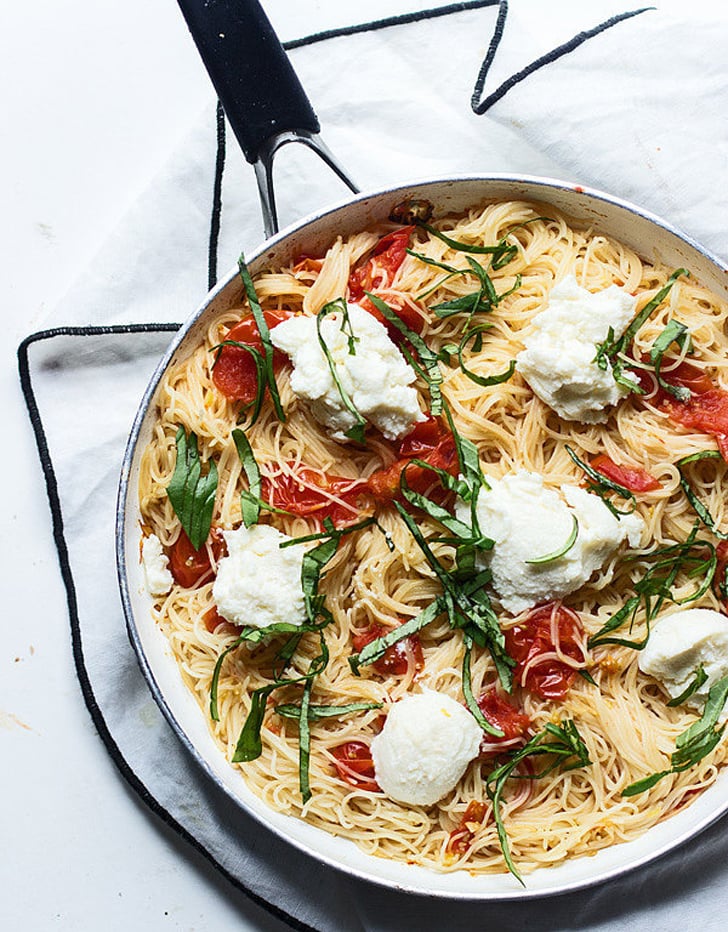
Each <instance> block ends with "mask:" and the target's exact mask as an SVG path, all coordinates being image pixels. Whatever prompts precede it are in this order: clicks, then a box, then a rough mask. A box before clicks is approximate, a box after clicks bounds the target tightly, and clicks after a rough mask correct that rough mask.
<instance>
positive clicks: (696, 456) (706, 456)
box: [675, 450, 728, 540]
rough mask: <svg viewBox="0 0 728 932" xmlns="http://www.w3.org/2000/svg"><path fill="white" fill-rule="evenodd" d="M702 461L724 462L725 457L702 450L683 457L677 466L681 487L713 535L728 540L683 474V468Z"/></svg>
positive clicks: (727, 536)
mask: <svg viewBox="0 0 728 932" xmlns="http://www.w3.org/2000/svg"><path fill="white" fill-rule="evenodd" d="M700 460H720V461H721V462H722V461H723V457H722V455H721V454H720V452H719V451H718V450H701V451H700V452H699V453H691V454H690V456H683V458H682V459H679V460H678V461H677V463H676V464H675V465H676V466H677V471H678V472H679V473H680V485H681V486H682V488H683V491H684V492H685V495H686V496H687V499H688V501H689V502H690V504H691V505H692V506H693V509H694V510H695V513H696V515H697V516H698V517H699V518H700V520H701V521H702V522H703V524H704V525H705V526H706V527H707V528H708V530H709V531H710V532H711V533H712V534H715V536H716V537H717V538H718V539H719V540H728V533H725V532H723V531H720V530H718V523H717V521H716V520H715V518H714V517H713V516H712V515H711V513H710V512H709V511H708V509H707V507H706V506H705V505H704V504H703V502H701V501H700V499H699V498H698V496H697V495H696V494H695V492H694V491H693V489H692V486H691V485H690V482H689V481H688V478H687V476H686V475H685V473H684V472H683V468H684V467H685V466H687V465H688V464H689V463H697V462H699V461H700Z"/></svg>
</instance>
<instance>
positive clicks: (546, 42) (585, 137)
mask: <svg viewBox="0 0 728 932" xmlns="http://www.w3.org/2000/svg"><path fill="white" fill-rule="evenodd" d="M627 14H630V15H627ZM726 40H728V21H726V19H725V18H724V16H723V15H721V14H718V15H716V16H714V17H711V15H710V14H709V12H708V11H701V10H695V9H692V10H685V9H684V8H683V7H682V5H680V6H677V5H676V4H672V3H671V4H668V5H660V7H659V8H658V9H647V10H644V11H641V12H640V11H637V8H635V9H631V8H629V7H625V6H624V4H620V3H616V2H611V3H610V2H605V0H595V2H592V3H589V4H584V3H576V2H566V0H559V2H552V3H549V4H543V3H539V2H538V0H520V2H515V0H513V2H511V3H510V5H506V4H505V3H500V4H497V3H494V2H472V3H467V2H466V3H457V4H453V5H452V6H451V7H448V8H446V9H444V10H436V11H430V12H428V13H423V14H418V15H410V16H406V17H403V18H401V19H400V20H397V21H395V22H389V23H386V24H381V23H380V24H371V25H369V26H367V27H365V28H356V29H347V30H337V31H336V32H335V33H332V34H327V35H323V36H314V37H308V38H306V39H304V40H301V41H297V42H293V43H291V46H292V57H293V60H294V65H295V67H296V69H297V71H298V72H299V74H300V76H301V78H302V80H303V83H304V85H305V86H306V87H307V90H308V92H309V94H310V96H311V99H312V101H313V102H314V106H315V108H316V110H317V112H318V115H319V117H320V119H321V122H322V125H323V127H324V135H325V137H326V139H327V142H328V143H329V145H330V146H331V148H332V149H333V150H334V151H335V152H336V153H337V155H338V156H339V157H340V158H341V159H342V161H343V162H344V163H345V164H347V165H348V166H349V167H350V170H351V173H352V174H353V175H354V176H355V177H357V178H358V179H359V180H360V183H361V184H363V185H366V186H367V187H375V186H377V185H380V184H382V185H384V184H387V185H388V184H392V183H397V182H399V181H404V180H405V179H408V178H409V179H411V178H413V177H425V176H427V175H432V176H435V175H439V176H445V175H451V174H453V173H459V172H479V173H487V172H491V171H506V172H509V173H512V174H518V173H529V174H545V175H550V176H556V177H562V178H565V179H567V180H570V181H572V182H575V183H581V184H586V185H596V186H601V187H604V188H607V189H609V191H610V192H611V193H613V194H617V195H619V196H623V197H628V198H631V199H633V200H635V201H638V202H640V203H642V204H644V205H646V206H648V207H649V208H650V209H652V210H654V211H655V212H657V213H661V214H663V215H665V217H666V218H667V219H668V220H670V221H671V222H673V223H675V224H678V225H680V226H683V227H684V228H685V229H687V231H688V232H689V233H690V234H692V235H693V236H695V237H697V238H699V239H702V240H703V242H705V243H706V244H707V245H708V246H709V247H710V248H712V249H713V250H714V251H715V252H717V253H720V254H721V255H724V256H726V255H728V239H727V238H726V236H727V234H726V232H725V223H724V218H725V216H726V207H728V204H726V199H728V192H726V190H725V188H724V187H723V186H721V185H720V184H718V183H716V182H717V181H718V179H719V178H720V177H721V170H722V168H723V165H724V162H725V152H726V145H727V143H728V126H727V125H726V121H725V119H724V117H723V115H722V114H723V113H724V112H725V104H726V83H727V82H728V64H727V63H726V62H725V59H724V56H723V54H722V53H723V50H724V49H725V48H726V47H727V41H726ZM453 50H457V52H456V53H454V51H453ZM219 130H220V125H219V121H218V120H217V119H216V113H215V107H214V104H213V102H212V100H211V105H210V109H209V113H208V114H207V117H206V119H204V120H203V121H202V122H201V124H200V126H199V127H198V128H197V129H196V130H195V131H194V132H193V133H192V134H191V136H190V138H189V139H188V140H187V142H186V144H185V146H184V147H183V149H182V150H181V151H179V152H177V153H175V154H174V155H173V157H172V158H171V159H170V162H169V164H168V166H167V168H166V170H165V172H164V173H163V175H162V176H161V177H159V178H158V179H157V180H156V181H155V183H154V185H152V187H151V188H150V190H149V191H148V192H147V193H146V194H145V195H144V196H143V197H142V198H141V199H140V200H139V201H138V203H136V204H135V205H134V207H133V208H132V209H131V210H130V212H129V214H128V215H127V217H126V219H125V221H124V222H123V224H122V225H121V226H120V227H119V229H118V230H117V232H116V233H115V234H114V236H113V237H112V239H111V240H110V241H109V242H108V243H107V244H106V246H105V247H104V248H103V249H102V251H101V253H100V254H99V256H98V258H97V261H96V262H95V263H94V266H93V268H92V269H90V270H89V272H88V274H87V275H86V276H85V277H84V279H83V280H82V281H80V282H79V283H78V285H77V286H76V287H75V288H74V289H73V290H72V292H70V293H69V294H68V296H67V297H66V298H65V299H64V301H63V302H62V303H61V304H60V306H59V307H58V308H56V309H55V311H54V312H53V315H52V320H51V321H50V323H55V322H61V321H62V322H63V323H64V324H65V325H75V327H70V328H69V327H64V328H60V329H59V330H53V331H48V332H45V333H43V334H38V335H35V336H33V337H31V338H29V339H28V341H26V343H25V344H24V345H23V347H22V349H21V374H22V378H23V384H24V389H25V392H26V398H27V400H28V404H29V408H30V411H31V416H32V419H33V423H34V427H35V430H36V434H37V437H38V442H39V449H40V452H41V458H42V460H43V466H44V469H45V472H46V479H47V483H48V491H49V497H50V501H51V507H52V511H53V518H54V528H55V532H56V541H57V544H58V547H59V553H60V557H61V567H62V570H63V574H64V580H65V583H66V587H67V591H68V600H69V611H70V617H71V625H72V631H73V637H74V647H75V657H76V662H77V668H78V672H79V679H80V682H81V686H82V689H83V691H84V695H85V698H86V701H87V704H88V706H89V710H90V712H91V714H92V715H93V717H94V721H95V723H96V726H97V728H98V730H99V733H100V735H101V738H102V740H103V741H104V742H105V744H106V746H107V747H108V749H109V752H110V753H111V755H112V757H113V758H114V760H115V762H116V763H117V765H118V767H119V769H120V771H121V773H122V774H123V775H124V777H125V778H126V779H127V780H128V781H129V782H130V784H131V785H132V786H133V787H134V788H135V789H136V791H137V792H138V793H139V794H140V796H141V797H142V799H144V801H145V802H146V803H147V804H148V805H149V806H150V808H151V809H152V810H153V811H155V812H156V813H157V814H158V815H159V816H160V817H161V818H163V819H164V820H165V821H166V822H167V823H168V824H170V825H171V826H173V827H174V828H175V829H176V830H177V831H178V832H179V833H180V834H182V835H183V837H185V838H186V839H187V840H188V841H189V842H190V843H191V844H192V845H194V846H195V847H197V848H198V849H199V850H201V851H202V852H203V853H205V854H206V855H207V856H208V857H209V858H210V859H211V860H212V861H213V862H214V863H215V864H217V865H218V866H219V868H220V870H221V871H222V872H223V873H224V874H225V875H226V876H227V877H228V878H229V879H230V880H231V882H233V883H235V884H237V885H238V886H240V887H241V888H243V889H245V890H247V891H248V892H249V894H250V895H251V896H252V897H253V898H254V899H256V900H257V901H259V902H261V903H263V904H265V905H267V906H268V908H269V909H270V910H271V911H272V912H273V913H274V914H276V915H278V916H279V917H281V918H283V919H284V920H285V921H287V922H289V923H290V924H291V925H292V926H294V927H295V928H315V929H321V930H329V929H331V930H334V929H335V930H349V929H351V930H355V929H362V928H363V929H367V930H388V929H392V930H394V929H401V928H402V927H403V925H407V926H410V925H411V926H413V927H417V928H421V929H423V930H427V929H440V928H445V927H452V926H454V927H456V928H458V927H460V928H479V927H480V926H481V925H482V917H483V915H484V907H483V906H482V905H473V904H467V903H462V904H459V903H455V904H447V903H442V902H438V901H434V900H433V901H431V900H428V899H427V898H424V897H407V898H405V897H404V895H402V894H399V893H397V892H396V891H389V890H383V889H380V888H378V887H375V886H373V885H370V884H367V883H366V882H364V881H359V880H354V879H351V878H348V877H346V876H345V875H343V874H340V873H339V872H337V871H336V870H334V869H331V868H327V867H325V866H324V865H322V864H320V863H318V862H317V861H315V860H314V859H312V858H310V857H308V856H307V855H304V854H301V853H300V852H298V851H296V850H294V849H292V848H290V847H289V846H287V845H286V844H285V843H283V842H282V841H280V840H279V839H278V838H277V837H276V836H274V835H272V834H271V833H268V832H267V831H266V830H265V829H263V828H261V826H260V825H259V824H258V823H257V822H255V821H254V820H252V819H251V818H249V817H247V816H246V815H245V813H243V812H240V811H238V810H237V809H234V808H233V807H231V805H230V802H229V800H228V799H227V797H224V796H223V795H222V794H221V793H220V791H218V790H217V788H216V787H215V786H213V785H211V783H210V782H209V781H208V779H207V778H206V777H205V776H204V775H203V774H202V773H201V772H200V771H199V770H198V768H197V765H196V764H195V763H194V762H193V761H192V760H191V759H190V758H189V757H188V755H187V753H186V752H185V751H184V749H183V748H182V747H181V745H180V744H179V742H178V741H177V739H176V737H175V736H174V735H173V733H172V732H171V730H170V729H169V727H168V726H167V724H166V722H165V721H164V719H163V718H162V717H161V715H160V713H159V712H158V710H157V707H156V705H155V704H154V702H153V701H152V699H151V696H150V694H149V692H148V690H147V688H146V685H145V683H144V680H143V678H142V676H141V673H140V672H139V669H138V667H137V664H136V660H135V657H134V655H133V652H132V650H131V648H130V646H129V643H128V641H127V638H126V633H125V630H124V622H123V617H122V612H121V606H120V602H119V597H118V593H117V584H116V578H115V571H114V553H113V541H114V532H113V521H114V502H115V490H116V482H117V478H118V470H119V464H120V461H121V458H122V453H123V447H124V443H125V439H126V435H127V433H128V430H129V427H130V424H131V421H132V418H133V414H134V410H135V407H136V405H137V403H138V400H139V398H140V397H141V395H142V393H143V389H144V386H145V384H146V382H147V380H148V378H149V376H150V374H151V372H152V370H153V368H154V365H155V362H156V360H157V359H158V358H159V356H160V354H161V352H162V349H163V346H164V344H165V342H166V340H167V339H168V337H169V331H170V330H174V329H175V326H174V324H173V322H174V321H177V320H181V319H183V318H184V317H186V316H187V315H188V314H189V313H190V312H191V311H192V310H194V308H195V307H196V306H197V305H198V304H199V301H200V299H201V297H202V295H203V294H204V291H205V290H206V284H207V283H208V280H213V281H214V278H215V276H216V273H217V270H218V269H220V270H224V269H226V268H228V267H229V266H231V265H232V264H233V263H234V261H235V259H236V257H237V255H238V254H239V252H240V250H241V248H243V249H250V248H251V247H252V246H253V245H255V244H256V243H257V242H258V241H259V240H260V239H261V232H260V221H259V219H258V215H257V210H256V201H257V195H256V191H255V185H254V181H253V179H252V174H251V173H250V169H249V167H248V166H247V165H245V164H244V162H243V160H242V158H239V157H238V154H237V150H236V149H235V148H234V144H233V143H230V145H229V146H228V149H227V153H225V150H224V134H223V133H221V132H220V131H219ZM284 155H285V153H284V154H282V155H281V156H280V159H279V164H278V167H277V173H276V181H277V185H278V187H279V190H280V192H281V196H280V200H281V203H282V211H283V214H284V219H285V218H286V217H287V218H288V219H289V220H290V219H291V218H292V217H293V216H294V215H295V213H296V212H298V211H299V210H300V211H305V210H307V209H312V208H314V207H316V206H321V205H323V204H325V203H328V202H330V201H331V200H332V199H336V198H340V197H341V195H342V191H341V188H340V187H338V182H336V181H334V180H333V179H332V178H331V176H330V175H328V174H327V173H324V172H321V171H320V170H319V169H318V167H316V166H315V167H314V170H313V172H312V174H311V173H309V169H310V167H311V158H310V157H308V161H307V156H306V155H305V154H304V155H301V156H295V157H290V158H289V157H288V156H287V155H286V157H285V158H284ZM223 156H226V158H223ZM223 163H225V167H224V169H223ZM304 169H305V172H306V173H305V174H304ZM217 192H220V193H219V196H218V193H217ZM129 322H134V323H133V325H130V323H129ZM152 322H154V323H152ZM90 324H92V325H93V326H88V325H90ZM109 386H113V404H109V403H108V398H109ZM180 786H183V787H184V788H185V791H184V793H183V794H180V792H179V787H180ZM727 863H728V839H725V838H723V836H722V832H721V826H720V825H718V826H716V827H714V828H713V829H710V830H708V831H707V832H705V833H703V834H702V835H701V836H700V838H699V839H697V840H696V841H694V842H693V843H691V845H690V846H689V847H686V848H685V849H682V850H680V851H677V852H674V853H672V854H671V855H669V856H668V857H666V858H663V859H661V860H660V861H659V862H657V863H655V864H653V865H651V866H650V867H648V868H644V869H642V870H641V871H639V872H637V873H635V874H632V875H630V876H628V877H624V878H621V879H620V880H618V881H616V882H615V883H614V884H611V885H609V886H608V887H601V888H598V889H595V890H588V891H583V892H579V893H576V894H571V895H568V896H561V897H558V898H556V899H554V900H552V901H550V902H549V903H548V904H544V903H543V902H539V901H533V902H522V903H512V904H490V905H488V907H487V916H488V922H489V924H491V925H493V926H494V927H498V926H503V927H505V928H521V927H527V928H529V929H534V930H540V929H544V930H545V929H557V928H559V929H564V928H573V927H579V928H582V929H605V930H610V932H612V930H613V932H616V930H618V929H623V928H626V927H629V928H630V929H631V930H640V929H645V930H647V929H648V928H650V929H651V928H653V927H659V928H665V929H673V928H675V929H676V928H681V927H683V926H684V925H687V924H688V923H690V922H691V921H692V922H694V921H695V920H696V919H698V920H699V921H700V922H701V923H702V925H703V928H706V929H711V928H717V927H718V926H717V925H716V924H715V922H716V920H715V917H716V916H719V915H720V912H721V910H720V908H719V907H720V906H721V905H726V906H728V884H726V883H725V881H726V880H727V879H728V868H726V867H724V865H725V864H727ZM311 891H315V898H314V895H312V892H311ZM708 893H710V896H709V897H708V896H706V894H708ZM706 903H709V904H710V908H709V909H708V907H707V906H706V905H705V904H706ZM403 917H406V921H405V920H403Z"/></svg>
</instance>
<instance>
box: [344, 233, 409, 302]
mask: <svg viewBox="0 0 728 932" xmlns="http://www.w3.org/2000/svg"><path fill="white" fill-rule="evenodd" d="M413 230H414V227H413V226H410V227H401V228H400V229H399V230H394V231H393V232H392V233H387V235H386V236H383V237H382V238H381V239H380V240H379V242H378V243H377V245H376V246H375V247H374V251H373V252H372V253H370V255H369V257H368V258H367V259H365V260H364V262H363V263H361V264H360V265H358V266H357V267H356V268H354V269H352V270H351V274H350V275H349V294H350V296H351V299H352V301H360V299H361V298H363V297H364V292H365V291H371V290H372V289H373V288H381V287H383V286H384V287H386V286H387V285H391V283H392V279H393V278H394V273H395V272H396V271H397V269H398V268H399V267H400V265H402V263H403V262H404V257H405V256H406V255H407V247H408V246H409V241H410V236H411V235H412V231H413Z"/></svg>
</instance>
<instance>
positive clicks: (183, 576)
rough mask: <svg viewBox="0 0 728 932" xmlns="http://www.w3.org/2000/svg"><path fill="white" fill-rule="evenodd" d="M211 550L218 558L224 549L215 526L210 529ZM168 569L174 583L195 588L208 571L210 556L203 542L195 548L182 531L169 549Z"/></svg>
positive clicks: (220, 536)
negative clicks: (197, 548) (198, 547)
mask: <svg viewBox="0 0 728 932" xmlns="http://www.w3.org/2000/svg"><path fill="white" fill-rule="evenodd" d="M210 537H211V541H210V543H211V546H212V551H213V554H214V556H215V559H216V560H219V559H220V557H221V556H222V554H223V552H224V549H225V542H224V541H223V539H222V535H221V534H220V532H219V531H218V529H217V528H213V529H212V530H211V531H210ZM169 569H170V572H171V573H172V576H173V577H174V580H175V582H176V583H178V584H179V585H180V586H182V587H183V588H185V589H191V588H193V587H194V588H196V587H197V586H198V585H200V584H201V582H202V581H203V580H204V578H205V577H206V576H207V574H208V573H209V572H210V569H211V566H210V557H209V554H208V552H207V547H206V546H205V545H204V544H203V546H202V547H200V549H199V550H195V549H194V547H193V546H192V544H191V543H190V539H189V537H188V536H187V535H186V534H185V532H184V531H180V532H179V537H178V538H177V540H176V541H175V542H174V543H173V544H172V547H171V548H170V551H169Z"/></svg>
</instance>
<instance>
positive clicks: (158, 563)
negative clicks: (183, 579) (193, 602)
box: [142, 534, 174, 596]
mask: <svg viewBox="0 0 728 932" xmlns="http://www.w3.org/2000/svg"><path fill="white" fill-rule="evenodd" d="M142 566H143V568H144V579H145V580H146V583H147V592H148V593H149V594H150V595H152V596H161V595H167V593H168V592H169V590H170V589H171V588H172V584H173V583H174V578H173V577H172V574H171V573H170V571H169V559H168V557H167V555H166V554H165V552H164V550H163V548H162V542H161V541H160V539H159V538H158V537H157V535H156V534H150V535H149V537H145V538H144V540H143V541H142Z"/></svg>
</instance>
